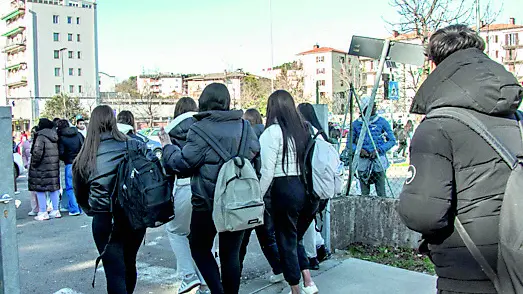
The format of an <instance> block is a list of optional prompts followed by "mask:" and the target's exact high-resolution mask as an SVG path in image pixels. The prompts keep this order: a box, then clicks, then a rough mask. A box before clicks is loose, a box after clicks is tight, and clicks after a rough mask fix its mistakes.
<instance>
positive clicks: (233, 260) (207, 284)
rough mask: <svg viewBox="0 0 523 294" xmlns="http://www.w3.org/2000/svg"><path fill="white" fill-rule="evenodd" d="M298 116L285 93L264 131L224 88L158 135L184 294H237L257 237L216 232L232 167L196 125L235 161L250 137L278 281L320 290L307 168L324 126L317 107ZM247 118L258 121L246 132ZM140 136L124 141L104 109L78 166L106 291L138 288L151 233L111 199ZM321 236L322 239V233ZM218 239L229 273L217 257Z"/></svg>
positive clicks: (189, 103) (295, 289) (188, 103)
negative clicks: (310, 236) (220, 192)
mask: <svg viewBox="0 0 523 294" xmlns="http://www.w3.org/2000/svg"><path fill="white" fill-rule="evenodd" d="M300 109H302V110H303V111H301V113H300V112H299V111H298V109H297V108H296V105H295V102H294V99H293V97H292V96H291V95H290V94H289V93H288V92H286V91H283V90H278V91H276V92H274V93H273V94H272V95H270V97H269V100H268V106H267V119H266V124H265V125H263V123H262V119H261V115H260V114H259V113H258V112H257V111H255V110H248V111H246V112H245V113H243V111H241V110H231V109H230V95H229V91H228V90H227V88H226V87H225V85H223V84H217V83H213V84H211V85H209V86H207V87H206V88H205V89H204V91H203V93H202V94H201V96H200V97H199V100H198V105H197V104H196V102H195V101H194V100H193V99H192V98H188V97H185V98H181V99H180V100H179V101H178V103H177V104H176V108H175V113H174V117H175V118H174V120H173V121H172V122H171V123H170V124H169V125H168V126H166V127H165V128H164V129H163V130H162V131H161V132H160V136H159V137H160V141H161V143H162V146H163V156H162V164H163V167H164V169H165V172H166V173H167V174H168V175H170V176H172V177H173V179H174V188H173V196H174V212H175V213H174V215H175V216H174V219H173V220H172V221H171V222H169V223H167V225H166V226H165V229H166V231H167V234H168V236H169V241H170V243H171V246H172V249H173V251H174V252H175V253H176V257H177V269H178V272H179V275H180V276H181V277H182V284H181V287H180V289H179V291H178V293H187V292H189V291H191V290H193V289H194V288H196V287H199V293H213V294H215V293H238V291H239V288H240V277H241V272H242V268H243V260H244V258H245V254H246V250H247V244H248V242H249V237H250V236H251V232H252V230H244V231H243V230H242V231H234V232H232V231H225V232H219V233H218V232H217V229H216V227H215V224H214V221H213V215H212V211H213V198H214V192H215V186H216V181H217V178H218V174H219V171H220V168H221V167H222V165H223V164H224V160H223V159H222V157H220V156H219V155H218V154H217V152H216V151H215V150H214V149H213V148H211V146H210V145H209V144H208V142H207V141H206V140H205V139H204V138H202V137H201V136H200V135H199V134H198V133H197V132H195V131H194V128H195V127H196V128H199V129H203V130H205V132H206V133H207V134H209V136H213V137H215V138H217V140H218V141H219V143H220V144H221V145H222V146H223V148H224V149H225V150H227V151H228V152H229V153H230V154H238V153H239V147H240V144H241V143H242V142H241V141H242V137H243V138H246V139H245V142H243V144H245V150H246V152H244V156H245V159H247V160H249V161H251V163H252V165H253V166H254V167H255V169H256V172H257V174H258V176H259V183H260V189H261V194H262V195H264V203H265V208H266V209H265V214H264V216H263V218H264V224H263V225H261V226H258V227H256V228H255V230H256V234H257V236H258V239H259V242H260V246H261V248H262V251H263V252H264V254H265V256H266V257H267V260H268V261H269V264H270V265H271V268H272V270H273V274H274V275H273V276H271V278H270V280H271V282H280V281H282V280H283V279H285V280H286V281H287V282H288V283H289V285H290V287H291V293H294V294H296V293H307V294H315V293H318V288H317V287H316V285H315V284H314V282H313V280H312V278H311V274H310V272H309V269H310V268H311V264H310V262H309V258H308V256H307V254H306V251H305V247H304V244H303V241H302V239H303V237H304V235H305V233H306V232H307V231H308V230H309V231H310V228H311V227H313V230H314V227H315V226H314V223H313V220H314V218H315V215H316V213H317V212H318V209H319V207H320V206H325V203H320V200H319V199H317V198H316V197H314V196H311V195H309V193H307V191H306V188H305V184H304V183H303V180H302V178H301V170H300V167H301V166H303V163H304V160H305V152H306V150H305V149H306V147H307V145H308V143H309V140H310V138H311V137H312V135H313V134H314V132H315V131H318V130H321V126H320V125H319V123H318V120H317V118H316V115H315V114H314V109H313V108H312V106H311V105H303V106H300ZM312 115H314V116H312ZM307 116H309V117H311V119H309V118H308V117H307ZM244 120H248V121H250V122H251V127H249V128H248V129H246V130H244V129H243V126H244V123H243V122H244ZM307 121H309V122H307ZM133 123H134V122H133ZM120 129H121V127H120ZM244 132H246V133H245V134H244ZM133 135H135V132H134V130H129V132H127V133H126V134H124V133H122V132H121V131H120V130H119V126H118V125H117V119H116V117H115V116H114V113H113V111H112V109H111V108H110V107H109V106H104V105H103V106H98V107H96V108H95V109H94V111H93V113H92V115H91V119H90V125H89V128H88V132H87V137H86V140H85V143H84V147H83V148H82V150H81V151H80V153H79V154H78V157H77V158H76V160H75V163H74V165H73V174H74V189H75V192H76V196H77V199H78V203H79V204H80V206H81V207H82V209H83V210H84V211H85V213H86V214H87V215H89V216H93V237H94V241H95V243H96V246H97V248H98V251H99V252H100V253H101V259H102V261H103V264H104V269H105V275H106V279H107V290H108V293H132V292H133V291H134V288H135V286H136V279H137V272H136V255H137V252H138V249H139V247H140V244H141V243H142V241H143V238H144V235H145V230H133V229H132V228H131V226H130V225H129V221H128V219H127V218H125V217H124V215H123V214H122V210H123V208H122V207H121V206H120V205H119V204H118V203H115V202H114V201H113V199H112V198H113V197H114V196H113V195H112V193H113V191H114V188H115V185H116V178H117V173H118V171H117V168H118V165H119V163H121V162H122V160H124V158H125V156H126V153H127V152H128V151H127V147H126V146H127V141H128V140H135V139H133V138H132V136H133ZM139 144H141V143H139ZM142 150H143V153H144V155H145V156H146V157H149V156H151V152H150V151H149V150H146V148H145V146H143V148H142ZM311 224H312V225H311ZM313 233H314V235H316V232H315V230H314V231H313ZM217 235H218V238H217V239H218V243H219V246H218V248H219V258H220V267H221V271H220V267H219V266H218V264H217V262H216V259H215V254H214V253H213V245H214V243H215V238H216V237H217ZM107 245H109V246H107ZM313 246H315V244H314V245H313ZM102 253H103V254H102Z"/></svg>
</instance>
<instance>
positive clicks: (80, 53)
mask: <svg viewBox="0 0 523 294" xmlns="http://www.w3.org/2000/svg"><path fill="white" fill-rule="evenodd" d="M78 59H82V52H80V51H78Z"/></svg>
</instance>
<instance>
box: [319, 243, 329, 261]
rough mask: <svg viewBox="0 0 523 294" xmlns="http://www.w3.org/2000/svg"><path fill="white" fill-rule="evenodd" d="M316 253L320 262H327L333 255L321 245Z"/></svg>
mask: <svg viewBox="0 0 523 294" xmlns="http://www.w3.org/2000/svg"><path fill="white" fill-rule="evenodd" d="M316 252H317V254H318V260H319V261H320V262H324V261H325V260H327V259H330V258H331V255H332V254H331V253H330V251H329V250H328V249H327V248H325V245H321V246H320V247H318V249H317V250H316Z"/></svg>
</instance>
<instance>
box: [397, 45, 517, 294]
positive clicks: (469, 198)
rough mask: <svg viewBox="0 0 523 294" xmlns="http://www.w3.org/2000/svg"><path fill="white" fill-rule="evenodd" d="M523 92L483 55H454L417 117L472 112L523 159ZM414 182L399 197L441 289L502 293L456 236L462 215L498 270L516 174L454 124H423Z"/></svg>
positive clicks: (414, 150) (420, 99)
mask: <svg viewBox="0 0 523 294" xmlns="http://www.w3.org/2000/svg"><path fill="white" fill-rule="evenodd" d="M522 96H523V90H522V88H521V86H520V85H519V84H518V82H517V80H516V79H515V77H514V76H513V75H512V74H511V73H509V72H508V71H507V70H506V69H505V68H504V67H503V66H502V65H500V64H498V63H496V62H494V61H492V60H491V59H490V58H489V57H488V56H486V55H485V54H484V53H483V52H481V51H479V50H477V49H467V50H462V51H458V52H456V53H454V54H453V55H451V56H449V57H448V58H447V59H445V60H444V61H443V62H442V63H441V64H440V65H439V66H438V67H437V68H436V70H435V71H434V72H433V73H432V74H431V75H429V77H428V78H427V80H426V81H425V82H424V83H423V85H422V86H421V88H420V89H419V91H418V93H417V95H416V97H415V98H414V102H413V105H412V109H411V112H413V113H416V114H427V113H429V112H430V111H431V110H433V109H437V108H439V107H449V106H450V107H458V108H463V109H467V110H470V112H471V113H472V114H473V115H475V116H476V117H477V118H479V119H480V120H481V121H482V122H483V123H484V124H485V125H486V126H487V127H488V129H489V130H490V131H491V132H492V133H493V134H494V135H495V136H496V137H497V138H498V139H499V140H500V141H501V142H503V144H504V145H505V146H506V147H507V148H508V149H509V150H510V151H512V152H513V153H514V154H515V155H523V146H522V138H521V136H520V132H519V129H518V126H517V122H516V120H515V115H514V114H515V112H516V109H517V108H518V106H519V104H520V103H521V99H522ZM410 160H411V161H410V162H411V166H410V167H409V169H410V172H411V177H410V178H409V179H408V180H407V182H406V184H405V186H404V188H403V192H402V193H401V197H400V205H399V208H398V212H399V214H400V216H401V218H402V220H403V221H404V223H405V224H406V225H407V226H408V227H409V228H411V229H412V230H414V231H417V232H420V233H422V234H423V237H424V238H425V240H427V242H428V243H429V246H428V248H429V250H430V257H431V259H432V261H433V262H434V264H435V266H436V273H437V274H438V277H439V279H438V289H440V290H446V291H454V292H464V293H496V291H495V289H494V287H493V285H492V283H491V282H490V280H489V279H488V278H487V276H486V275H485V274H484V273H483V272H482V270H481V268H480V266H479V265H478V263H477V262H476V261H475V260H474V258H473V257H472V255H471V254H470V253H469V252H468V250H467V248H466V247H465V245H464V243H463V241H462V240H461V238H460V236H459V235H458V233H457V232H455V231H454V220H455V217H456V216H458V217H459V219H460V220H461V222H462V223H463V224H464V226H465V228H466V230H467V231H468V233H469V234H470V236H471V237H472V240H474V242H475V243H476V245H477V246H478V247H479V249H480V250H481V252H482V253H483V255H484V256H485V258H486V259H487V260H488V262H489V263H490V264H491V266H492V267H493V268H496V261H497V244H498V239H499V237H498V225H499V212H500V208H501V204H502V200H503V194H504V192H505V186H506V183H507V180H508V177H509V174H510V170H509V168H508V166H507V165H506V164H505V162H504V161H503V160H502V159H501V158H500V157H499V156H498V155H497V153H495V151H494V150H493V149H492V148H491V147H490V146H489V145H487V143H486V142H485V141H484V140H483V139H482V138H481V137H480V136H479V135H477V134H476V133H474V132H473V131H472V130H470V129H469V128H467V127H466V126H465V125H463V124H461V123H459V122H457V121H455V120H452V119H440V118H433V119H425V120H424V121H423V122H422V123H421V124H420V126H419V127H418V129H417V130H416V133H415V135H414V138H413V139H412V144H411V159H410Z"/></svg>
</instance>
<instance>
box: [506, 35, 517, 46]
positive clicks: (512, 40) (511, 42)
mask: <svg viewBox="0 0 523 294" xmlns="http://www.w3.org/2000/svg"><path fill="white" fill-rule="evenodd" d="M518 37H519V36H518V33H515V34H507V35H506V41H507V42H506V43H507V44H506V45H507V46H515V45H518V43H519V40H518Z"/></svg>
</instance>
